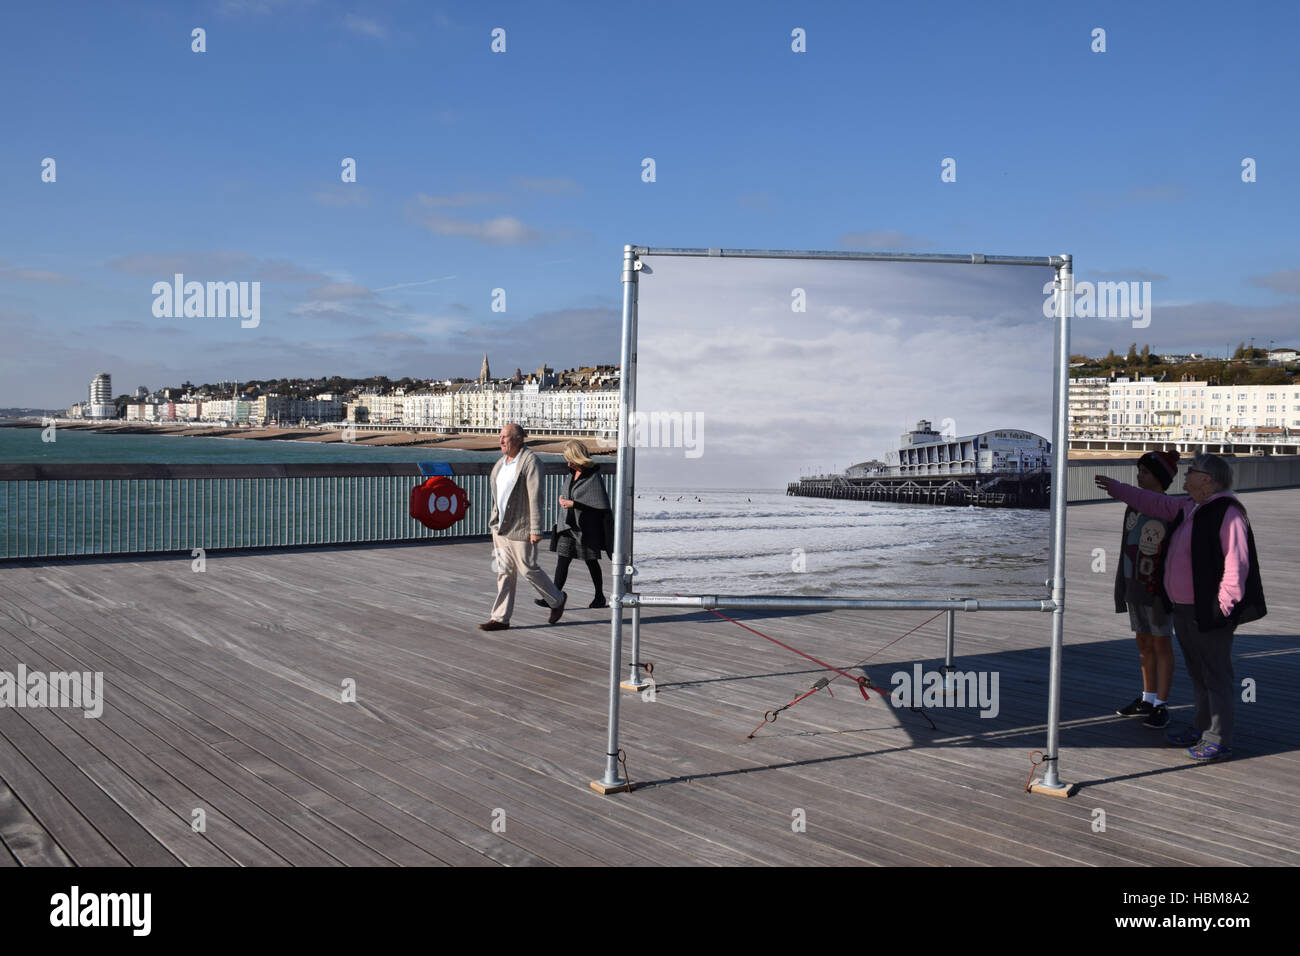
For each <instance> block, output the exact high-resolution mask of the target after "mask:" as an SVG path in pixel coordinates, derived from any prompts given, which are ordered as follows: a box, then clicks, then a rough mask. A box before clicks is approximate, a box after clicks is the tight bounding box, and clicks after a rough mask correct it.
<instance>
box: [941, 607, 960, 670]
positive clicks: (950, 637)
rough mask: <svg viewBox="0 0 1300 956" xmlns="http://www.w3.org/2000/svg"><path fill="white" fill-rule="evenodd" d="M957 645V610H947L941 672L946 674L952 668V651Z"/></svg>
mask: <svg viewBox="0 0 1300 956" xmlns="http://www.w3.org/2000/svg"><path fill="white" fill-rule="evenodd" d="M956 646H957V612H956V611H949V612H948V634H947V640H946V641H945V647H944V656H943V672H944V673H945V674H947V673H948V672H949V671H951V670H952V653H953V651H954V650H955V649H956Z"/></svg>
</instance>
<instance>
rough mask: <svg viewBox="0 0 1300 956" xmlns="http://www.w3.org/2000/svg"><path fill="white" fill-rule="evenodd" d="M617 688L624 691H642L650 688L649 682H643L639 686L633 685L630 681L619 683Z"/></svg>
mask: <svg viewBox="0 0 1300 956" xmlns="http://www.w3.org/2000/svg"><path fill="white" fill-rule="evenodd" d="M618 686H619V687H621V688H623V689H624V690H635V691H642V690H645V689H646V688H647V687H649V686H650V682H649V681H644V682H642V683H640V684H634V683H632V682H631V681H630V680H625V681H619V684H618Z"/></svg>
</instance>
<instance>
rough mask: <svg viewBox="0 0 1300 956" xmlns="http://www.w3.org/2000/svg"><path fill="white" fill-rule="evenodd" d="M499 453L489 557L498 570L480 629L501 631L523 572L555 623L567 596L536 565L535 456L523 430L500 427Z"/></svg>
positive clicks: (538, 494) (538, 507)
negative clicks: (494, 590) (489, 613)
mask: <svg viewBox="0 0 1300 956" xmlns="http://www.w3.org/2000/svg"><path fill="white" fill-rule="evenodd" d="M499 442H500V445H501V455H502V457H501V458H499V459H498V460H497V463H496V464H495V465H493V466H492V477H491V478H490V479H489V480H488V487H489V488H490V489H491V491H492V516H491V517H490V518H489V519H488V528H489V529H491V531H492V560H493V566H494V567H495V568H496V572H497V599H496V601H495V602H493V604H492V618H491V620H488V621H485V622H483V623H482V624H480V625H479V627H480V628H481V629H482V630H484V631H504V630H505V629H506V628H508V627H509V626H510V614H511V612H512V611H514V608H515V581H516V576H517V575H518V574H520V573H521V572H522V573H523V575H524V577H526V578H527V579H528V583H529V584H531V585H532V586H533V587H535V588H536V589H537V590H538V592H539V593H540V594H541V595H542V596H543V597H544V598H545V599H546V603H547V604H549V605H550V607H551V618H550V622H551V623H552V624H554V623H555V622H557V621H558V620H559V619H560V615H562V614H563V613H564V605H565V603H566V602H567V601H568V595H567V594H565V593H564V592H563V591H560V590H558V589H557V588H556V587H555V585H554V584H553V583H552V582H551V579H550V578H548V577H547V576H546V572H545V571H543V570H542V569H541V568H540V567H538V564H537V542H538V541H540V540H542V515H543V510H542V508H543V506H542V469H541V463H540V462H539V461H538V459H537V456H536V455H534V454H533V453H532V452H531V451H529V450H528V449H527V448H525V447H524V430H523V429H522V428H521V427H520V426H518V425H505V426H503V427H502V429H501V436H500V438H499Z"/></svg>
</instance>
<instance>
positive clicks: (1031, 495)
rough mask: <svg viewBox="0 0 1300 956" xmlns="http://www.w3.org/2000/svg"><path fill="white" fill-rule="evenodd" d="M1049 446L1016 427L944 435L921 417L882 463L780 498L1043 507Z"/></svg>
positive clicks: (806, 484) (811, 481) (807, 483)
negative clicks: (793, 496)
mask: <svg viewBox="0 0 1300 956" xmlns="http://www.w3.org/2000/svg"><path fill="white" fill-rule="evenodd" d="M1051 458H1052V443H1051V442H1050V441H1049V440H1048V439H1046V438H1044V437H1042V436H1041V435H1036V434H1034V433H1033V432H1030V431H1025V430H1024V429H1019V428H998V429H992V430H989V431H985V432H980V433H979V434H973V435H945V434H943V433H942V432H938V431H935V429H934V428H933V427H931V424H930V422H928V421H926V420H925V419H922V420H921V421H919V422H917V423H916V427H915V428H913V429H912V430H911V431H909V432H904V433H903V435H902V436H900V438H899V442H898V448H897V449H892V450H890V451H887V452H886V453H885V460H884V461H878V460H873V461H864V462H859V463H858V464H855V465H851V466H850V467H849V468H848V470H847V471H845V472H844V474H842V475H814V476H811V477H806V478H801V479H799V480H798V481H796V482H791V483H790V484H789V485H787V486H786V494H788V495H797V496H805V497H813V498H846V499H850V500H855V501H891V502H903V503H909V504H932V505H979V506H986V507H1011V508H1045V507H1047V505H1048V503H1049V497H1048V491H1049V487H1050V479H1049V473H1050V468H1051V464H1052V461H1051Z"/></svg>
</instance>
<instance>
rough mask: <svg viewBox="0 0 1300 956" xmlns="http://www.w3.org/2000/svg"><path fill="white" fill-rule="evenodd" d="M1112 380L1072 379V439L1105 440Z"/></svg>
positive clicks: (1070, 426) (1070, 427) (1070, 429)
mask: <svg viewBox="0 0 1300 956" xmlns="http://www.w3.org/2000/svg"><path fill="white" fill-rule="evenodd" d="M1109 409H1110V379H1108V378H1072V379H1070V414H1069V418H1070V424H1069V432H1070V438H1072V439H1073V438H1105V437H1106V435H1107V431H1106V423H1107V420H1108V419H1107V413H1108V411H1109Z"/></svg>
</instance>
